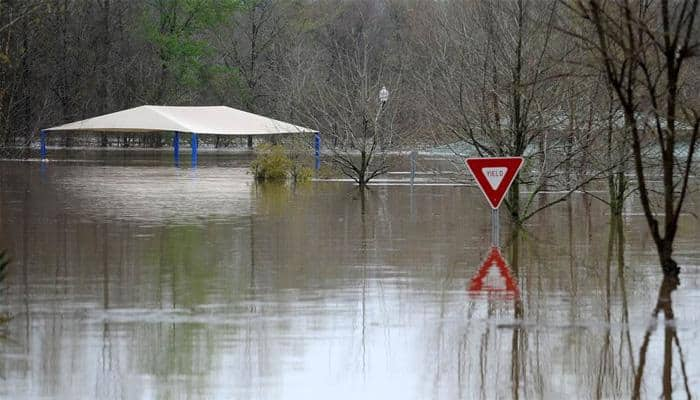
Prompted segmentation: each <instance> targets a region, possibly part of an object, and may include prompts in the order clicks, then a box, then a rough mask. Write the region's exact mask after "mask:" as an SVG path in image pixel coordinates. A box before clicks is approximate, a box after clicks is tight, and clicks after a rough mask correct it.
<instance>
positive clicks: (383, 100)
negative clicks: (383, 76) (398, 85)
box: [379, 86, 389, 107]
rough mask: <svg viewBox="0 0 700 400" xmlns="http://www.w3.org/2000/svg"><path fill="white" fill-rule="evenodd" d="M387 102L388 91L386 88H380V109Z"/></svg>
mask: <svg viewBox="0 0 700 400" xmlns="http://www.w3.org/2000/svg"><path fill="white" fill-rule="evenodd" d="M387 100H389V91H388V90H387V89H386V86H382V88H381V89H380V90H379V102H380V103H381V104H382V107H383V106H384V104H386V101H387Z"/></svg>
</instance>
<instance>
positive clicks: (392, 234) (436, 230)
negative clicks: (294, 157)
mask: <svg viewBox="0 0 700 400" xmlns="http://www.w3.org/2000/svg"><path fill="white" fill-rule="evenodd" d="M201 161H202V163H201V164H200V167H199V168H198V169H197V174H196V176H189V175H187V176H179V175H178V173H177V172H175V173H173V172H171V171H170V168H172V167H170V166H168V167H167V168H168V169H166V168H163V169H161V168H160V166H153V165H148V166H147V167H140V166H138V165H131V164H127V165H110V166H109V168H105V167H104V166H103V165H82V166H81V167H80V168H74V167H72V166H65V165H64V166H62V167H61V166H59V167H56V168H55V165H54V164H52V165H51V166H50V168H49V169H48V171H46V179H45V180H42V178H41V176H40V171H39V169H38V166H34V167H36V168H31V167H27V166H24V165H11V166H8V165H3V166H2V168H0V185H2V190H1V191H0V242H1V245H0V247H7V248H9V249H10V250H11V252H12V255H13V258H14V259H15V262H14V263H13V271H12V274H10V276H9V277H8V280H7V282H6V283H7V290H6V293H5V294H4V297H3V298H2V301H0V313H2V312H11V313H12V314H13V315H14V316H15V318H14V319H13V320H11V321H10V322H9V323H8V325H7V335H8V339H7V340H4V341H0V374H2V376H3V377H4V379H5V381H4V382H3V385H2V386H0V397H2V398H20V399H21V398H39V397H52V398H58V399H75V398H104V399H112V398H169V397H172V398H182V397H185V398H222V399H223V398H247V399H271V398H272V399H274V398H319V397H330V396H333V397H334V398H348V399H356V398H367V399H372V398H397V397H400V398H416V399H418V398H420V399H422V398H446V399H462V398H466V399H469V398H484V399H487V398H488V399H490V398H562V397H564V396H569V397H573V398H627V397H632V395H633V394H634V393H635V390H636V389H635V386H636V385H635V383H636V382H637V381H638V382H639V383H638V385H637V386H638V393H639V396H640V397H650V398H653V397H659V395H663V393H664V390H665V389H664V384H663V382H666V381H669V379H670V381H669V382H670V386H669V388H671V389H674V390H675V394H676V395H679V394H682V393H683V392H685V391H686V390H688V391H690V392H691V393H692V392H693V391H697V390H698V388H699V386H698V385H700V382H698V381H697V378H695V376H697V373H696V371H699V370H700V364H699V363H698V361H699V360H698V359H696V358H694V357H693V352H692V349H695V348H697V347H698V345H700V341H699V338H700V331H699V330H698V329H699V328H698V326H700V325H699V324H698V323H699V322H700V321H699V320H698V317H697V312H696V309H697V306H698V305H699V304H700V297H698V295H697V293H699V288H700V277H699V276H698V275H697V274H693V272H692V271H693V268H685V269H684V274H683V275H682V279H683V286H682V287H681V286H678V287H677V288H675V289H670V288H671V287H673V285H669V286H667V287H666V289H664V290H663V292H664V293H666V292H668V294H669V296H665V295H664V298H667V299H670V293H671V292H672V293H673V303H672V305H673V308H672V309H670V310H671V314H672V316H673V324H670V325H668V326H669V327H670V328H671V329H673V331H669V335H670V336H669V337H670V338H671V339H670V343H671V350H672V351H671V352H670V353H668V354H671V356H670V357H669V358H668V362H667V361H666V358H667V356H666V354H667V353H666V351H665V348H666V347H665V346H666V340H667V338H666V331H665V330H666V327H667V324H664V325H663V328H664V335H661V334H660V328H661V326H662V325H660V324H659V328H656V330H651V331H648V328H649V326H648V325H647V324H646V321H647V320H648V318H649V310H650V309H651V310H657V309H658V311H654V313H656V314H657V315H658V317H659V318H660V317H662V316H665V315H667V313H666V311H665V309H664V307H666V306H668V307H670V306H671V303H670V302H660V301H659V300H658V299H656V298H653V297H655V296H656V294H657V289H658V288H659V285H660V284H661V282H660V280H659V277H658V266H656V265H655V263H656V257H655V255H654V253H653V252H651V251H650V250H649V249H648V248H647V245H646V243H648V239H647V238H646V237H644V235H643V234H642V233H640V232H645V231H644V228H645V225H644V221H643V220H642V219H641V218H637V217H635V216H633V215H632V216H626V217H625V218H624V219H623V218H619V219H618V220H614V221H613V220H610V218H609V216H608V213H607V209H606V208H605V207H604V206H602V205H600V204H599V203H597V202H593V203H590V204H588V205H587V203H586V201H585V199H583V198H580V197H575V198H573V199H572V200H571V204H570V205H567V204H564V203H563V204H561V206H558V207H555V208H553V209H550V210H547V211H546V212H545V213H544V214H542V215H541V216H537V217H536V218H533V220H532V221H531V222H530V223H529V224H528V225H526V226H525V227H524V229H523V230H512V231H511V232H509V233H508V235H507V240H505V241H504V242H505V243H506V244H507V245H506V246H504V247H503V248H502V251H501V252H500V253H499V255H500V257H501V258H502V260H503V265H505V266H506V267H509V270H508V273H509V274H510V277H511V278H512V281H513V284H512V285H510V284H507V283H504V282H505V280H502V278H503V276H504V275H502V274H501V271H502V270H501V269H500V268H499V266H498V265H499V263H496V265H495V266H492V267H491V272H490V273H491V275H489V273H487V274H486V276H485V277H484V279H483V280H482V286H481V288H482V290H483V288H484V287H486V288H487V289H488V288H492V289H493V288H495V289H503V288H513V287H514V288H516V289H517V293H518V295H517V296H515V295H513V296H510V295H507V296H501V295H500V294H498V295H493V296H490V297H489V295H488V291H487V294H484V295H476V296H474V295H468V294H467V295H465V288H469V287H470V285H471V283H472V279H473V278H475V273H476V272H477V271H478V270H479V268H478V266H480V265H481V264H482V263H483V262H484V260H485V259H488V258H489V252H487V253H486V254H485V253H484V246H488V238H489V232H490V221H489V210H488V209H487V208H486V207H482V206H481V204H483V201H482V199H481V193H479V192H478V190H476V189H474V188H468V187H448V186H442V187H440V186H432V187H431V186H415V187H413V188H410V187H408V186H406V187H400V186H394V187H381V186H375V187H372V188H371V189H370V190H368V191H366V193H365V194H364V195H363V196H360V195H359V194H358V193H357V191H355V190H354V188H353V187H351V186H349V185H344V184H340V183H338V184H336V183H327V182H323V183H317V182H312V183H311V184H310V185H306V186H298V187H293V186H279V185H277V186H274V185H256V184H254V183H253V182H252V181H251V180H250V177H249V176H247V175H245V173H242V172H241V171H240V170H236V169H235V168H234V169H233V170H232V171H228V170H226V169H224V168H220V167H218V166H216V165H208V164H207V162H206V159H205V158H203V159H202V160H201ZM168 163H169V161H168ZM140 175H143V176H144V181H148V182H150V183H151V184H152V185H154V186H157V185H160V186H161V187H157V188H154V189H153V190H152V191H150V192H149V193H147V194H146V195H145V196H146V198H147V200H143V199H137V198H133V197H134V196H136V194H138V192H139V191H140V190H146V189H148V188H145V187H143V186H141V185H142V184H140V183H133V182H130V181H132V180H134V179H136V178H137V177H139V176H140ZM83 178H85V179H83ZM120 187H124V189H125V190H124V191H123V192H120ZM74 189H76V190H74ZM111 196H114V202H113V203H110V202H109V201H108V199H109V198H110V197H111ZM630 207H631V208H632V210H634V206H630ZM684 221H685V222H684V223H683V225H682V229H681V231H680V233H679V234H680V235H681V236H680V242H679V247H678V251H679V254H682V255H683V256H682V258H683V262H684V263H685V264H686V265H697V264H698V261H699V260H700V254H698V253H697V250H696V249H695V247H696V243H697V240H698V239H700V228H699V227H698V226H697V224H693V223H692V221H690V222H689V220H684ZM504 229H505V228H504ZM489 251H490V250H489ZM494 272H495V274H494ZM476 276H477V277H478V274H476ZM489 276H490V277H491V278H498V279H499V280H498V281H489ZM489 282H496V283H498V285H496V284H494V283H491V284H489ZM499 293H502V292H499ZM649 293H652V295H650V294H649ZM671 314H668V315H671ZM665 319H666V318H664V320H665ZM648 332H650V333H649V334H648ZM645 336H648V338H647V339H646V344H645ZM680 345H682V349H681V346H680ZM679 349H681V350H680V351H679ZM642 350H643V351H642ZM680 353H683V356H682V357H681V356H680ZM642 354H644V364H643V367H642V368H641V369H640V366H641V365H642V364H641V363H640V360H641V358H642ZM681 358H682V361H681ZM667 365H668V366H669V367H668V368H667V367H666V366H667ZM665 370H668V371H670V373H669V375H668V376H670V378H667V377H666V375H664V371H665ZM682 370H685V372H682ZM639 371H642V372H641V373H638V372H639ZM685 377H687V379H686V378H685ZM76 382H80V384H79V385H78V384H76ZM685 382H687V383H685ZM660 383H662V384H660ZM686 386H687V389H684V388H685V387H686Z"/></svg>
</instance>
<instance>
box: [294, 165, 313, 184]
mask: <svg viewBox="0 0 700 400" xmlns="http://www.w3.org/2000/svg"><path fill="white" fill-rule="evenodd" d="M290 173H291V175H292V179H294V182H308V181H310V180H311V178H313V176H314V170H313V169H311V168H309V167H306V166H303V165H300V164H297V163H292V169H291V170H290Z"/></svg>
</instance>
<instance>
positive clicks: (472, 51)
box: [414, 0, 598, 223]
mask: <svg viewBox="0 0 700 400" xmlns="http://www.w3.org/2000/svg"><path fill="white" fill-rule="evenodd" d="M428 7H429V8H430V9H431V10H432V11H431V12H427V13H425V14H423V15H422V18H419V20H418V23H417V24H416V26H417V28H415V32H414V41H415V42H416V51H417V53H416V56H417V57H418V58H421V59H422V60H423V61H422V62H421V66H420V69H418V70H416V74H415V76H416V81H417V82H418V85H419V86H420V87H421V90H420V91H419V92H420V93H421V94H422V95H423V97H424V102H423V104H422V107H423V109H424V110H425V112H426V114H427V116H429V117H430V119H431V120H432V121H433V130H434V131H435V132H436V135H435V136H436V139H437V142H438V143H439V144H445V143H447V144H449V143H454V144H456V146H450V147H451V148H452V149H453V151H454V152H455V154H457V155H459V156H460V164H461V165H460V167H463V163H461V158H462V157H463V156H473V155H479V156H489V157H502V156H522V157H524V158H525V159H526V168H524V169H523V171H522V172H521V173H520V175H519V177H518V178H517V179H516V180H515V181H514V182H513V185H512V187H511V189H510V194H509V197H508V199H507V201H506V206H507V207H508V210H509V211H510V215H511V217H512V219H513V220H514V221H516V222H517V223H522V222H523V221H525V220H527V219H528V218H530V217H531V216H532V215H534V214H535V213H536V212H538V211H539V210H541V209H543V208H545V207H548V206H550V205H552V204H556V203H558V202H560V201H563V200H564V199H565V198H566V197H568V195H569V194H570V193H571V192H572V191H574V190H576V189H578V188H580V187H581V186H583V185H584V184H585V183H586V182H588V181H590V180H591V179H593V178H595V177H596V176H597V172H598V171H590V170H587V169H584V167H585V166H586V162H585V160H584V159H583V158H582V157H581V155H582V154H585V152H583V151H582V149H584V148H585V147H586V146H588V144H589V142H590V140H591V139H592V138H593V137H594V136H595V135H594V133H595V130H593V129H591V127H590V120H591V118H590V115H591V113H592V112H593V111H594V109H593V108H591V107H590V104H591V103H593V102H595V99H594V96H593V93H595V91H594V90H593V88H591V87H590V86H591V85H590V82H589V81H588V80H587V79H585V78H583V77H575V76H574V77H572V76H570V75H571V73H570V71H569V70H568V67H569V65H568V59H569V58H570V57H571V54H572V53H573V50H574V49H575V46H574V45H572V44H571V43H569V42H570V41H567V40H565V38H564V37H563V35H562V34H561V32H560V31H559V30H557V29H555V26H556V23H557V22H558V21H559V20H560V18H561V15H560V11H559V8H560V7H559V2H558V1H544V2H532V1H528V0H518V1H511V2H490V1H486V2H461V1H447V2H439V3H435V4H433V5H428ZM465 145H466V148H465ZM579 172H580V173H579ZM523 184H527V185H529V189H530V191H531V194H530V195H529V197H528V198H527V199H525V201H524V202H522V201H521V185H523ZM552 187H557V188H564V189H567V190H566V192H565V193H564V194H563V195H562V196H558V197H557V198H554V199H552V200H551V201H549V202H547V203H546V204H540V205H535V204H534V199H535V196H536V195H537V194H538V193H539V192H541V191H543V190H547V189H548V188H552Z"/></svg>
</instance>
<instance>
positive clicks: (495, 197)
mask: <svg viewBox="0 0 700 400" xmlns="http://www.w3.org/2000/svg"><path fill="white" fill-rule="evenodd" d="M522 166H523V158H522V157H490V158H468V159H467V167H469V171H471V173H472V175H474V179H476V182H477V183H478V184H479V187H480V188H481V191H482V192H484V196H486V198H487V199H488V201H489V203H491V207H492V208H493V209H498V207H499V206H500V205H501V202H502V201H503V198H504V197H505V195H506V193H507V192H508V189H509V188H510V185H511V184H512V183H513V180H514V179H515V176H516V175H517V174H518V171H519V170H520V167H522Z"/></svg>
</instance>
